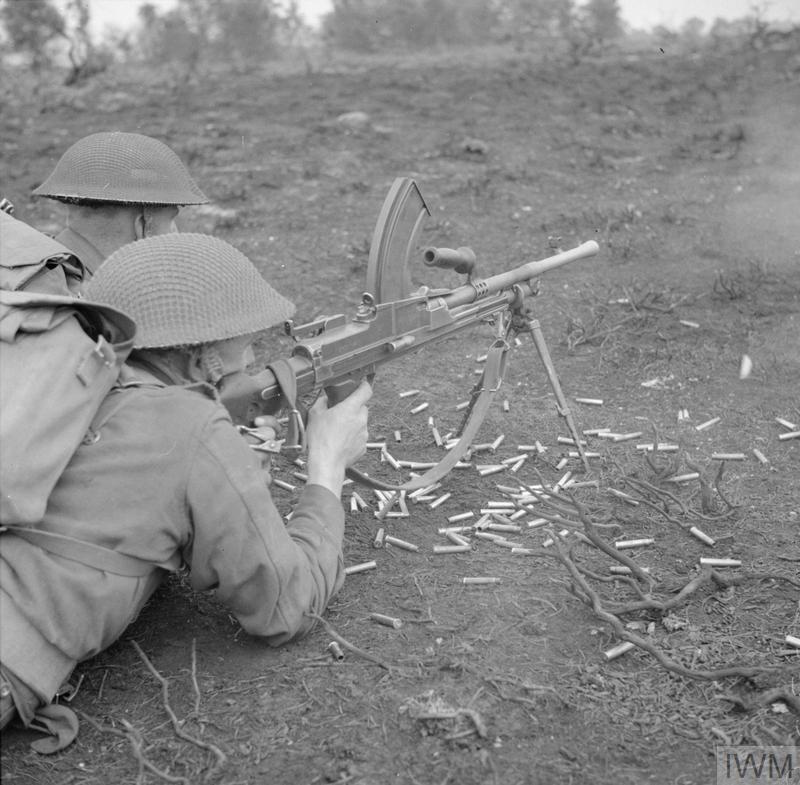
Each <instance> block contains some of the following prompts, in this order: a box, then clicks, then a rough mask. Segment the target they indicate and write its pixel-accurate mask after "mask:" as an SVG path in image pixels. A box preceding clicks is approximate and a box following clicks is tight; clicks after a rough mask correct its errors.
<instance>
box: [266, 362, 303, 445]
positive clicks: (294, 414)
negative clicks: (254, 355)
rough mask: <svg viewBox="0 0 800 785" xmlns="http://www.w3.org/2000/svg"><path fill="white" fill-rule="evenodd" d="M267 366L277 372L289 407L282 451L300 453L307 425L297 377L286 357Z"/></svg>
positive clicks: (276, 374)
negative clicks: (300, 403)
mask: <svg viewBox="0 0 800 785" xmlns="http://www.w3.org/2000/svg"><path fill="white" fill-rule="evenodd" d="M267 368H268V369H269V370H270V371H272V373H273V374H275V380H276V381H277V382H278V386H279V387H280V388H281V392H282V393H283V397H284V400H285V401H286V406H287V408H288V409H289V422H288V424H287V425H286V439H285V441H284V444H283V447H281V452H286V453H289V452H290V453H292V454H299V453H300V452H301V451H302V450H303V449H305V446H306V426H305V424H304V423H303V413H302V412H301V411H300V409H299V408H298V404H297V378H296V377H295V375H294V370H293V369H292V366H291V364H290V363H289V361H288V360H286V359H280V360H275V362H273V363H270V364H269V365H268V366H267Z"/></svg>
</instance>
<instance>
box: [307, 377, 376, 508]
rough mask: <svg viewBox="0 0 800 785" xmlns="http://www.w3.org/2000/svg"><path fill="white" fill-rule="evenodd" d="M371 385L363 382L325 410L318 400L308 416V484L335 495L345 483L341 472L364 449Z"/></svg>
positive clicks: (355, 459)
mask: <svg viewBox="0 0 800 785" xmlns="http://www.w3.org/2000/svg"><path fill="white" fill-rule="evenodd" d="M371 397H372V387H371V385H370V384H369V383H368V382H366V381H363V382H361V384H360V385H359V386H358V387H357V388H356V389H355V390H354V391H353V392H352V393H351V394H350V395H349V396H348V397H347V398H345V399H344V400H343V401H341V402H340V403H337V404H336V405H335V406H331V407H328V402H327V400H326V399H325V398H324V397H322V396H321V397H320V398H319V399H318V400H317V402H316V403H315V404H314V405H313V406H312V407H311V409H310V410H309V413H308V426H307V428H306V438H307V440H308V481H309V482H310V483H316V484H318V485H324V486H325V487H327V488H329V489H330V490H331V491H333V493H335V494H336V495H337V496H338V495H339V494H340V493H341V490H342V483H343V482H344V470H345V468H346V467H347V466H350V465H351V464H353V463H355V462H356V461H357V460H358V459H359V458H360V457H361V456H362V455H363V454H364V453H365V452H366V449H367V420H368V416H369V411H368V409H367V402H368V401H369V399H370V398H371Z"/></svg>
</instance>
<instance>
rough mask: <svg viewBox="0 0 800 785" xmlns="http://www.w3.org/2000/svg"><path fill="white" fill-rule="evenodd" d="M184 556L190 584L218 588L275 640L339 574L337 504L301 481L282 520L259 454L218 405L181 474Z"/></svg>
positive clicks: (340, 514) (305, 621)
mask: <svg viewBox="0 0 800 785" xmlns="http://www.w3.org/2000/svg"><path fill="white" fill-rule="evenodd" d="M186 503H187V505H188V507H189V516H190V519H191V524H192V533H191V535H190V541H189V543H188V544H187V546H186V547H185V549H184V554H183V555H184V558H185V560H186V562H187V563H188V564H189V565H190V570H191V575H190V580H191V584H192V586H193V587H194V588H195V589H198V590H206V589H216V592H217V596H218V598H219V599H220V600H221V601H222V602H224V603H225V604H226V605H227V606H228V607H229V608H230V609H231V611H232V612H233V613H234V614H235V616H236V618H237V619H238V620H239V622H240V623H241V625H242V627H243V628H244V629H245V630H246V631H247V632H248V633H250V634H252V635H258V636H264V637H265V638H266V639H267V641H268V642H269V643H270V644H272V645H275V646H278V645H280V644H282V643H284V642H286V641H288V640H290V639H291V638H292V637H294V636H295V635H297V634H299V633H302V632H305V631H306V630H307V629H309V628H310V627H311V626H312V624H313V619H310V618H309V617H308V616H307V615H306V612H308V611H310V612H313V613H321V612H322V611H323V610H324V608H325V606H326V605H327V603H328V601H329V600H330V598H331V597H332V596H333V595H334V594H335V593H336V591H338V590H339V588H340V587H341V585H342V583H343V582H344V565H343V560H342V541H343V538H344V511H343V509H342V505H341V502H340V501H339V499H338V498H336V496H335V495H334V494H332V493H331V492H330V491H329V490H328V489H326V488H323V487H322V486H319V485H308V486H306V488H305V489H304V491H303V493H302V496H301V498H300V501H299V502H298V504H297V506H296V507H295V509H294V511H293V515H292V519H291V522H290V523H289V525H288V526H287V525H284V522H283V519H282V518H281V515H280V513H279V512H278V510H277V508H276V507H275V504H274V502H273V500H272V497H271V495H270V493H269V490H268V489H267V486H266V481H265V477H264V474H263V472H262V470H261V467H260V465H259V461H258V460H257V457H256V456H255V455H254V453H253V451H252V450H251V449H250V448H249V447H248V446H247V444H246V443H245V441H244V439H242V437H241V436H240V435H239V434H238V433H237V432H236V430H235V429H234V428H233V427H232V425H231V422H230V420H229V419H228V417H227V413H226V412H224V410H220V411H219V412H218V413H216V414H215V415H214V416H213V417H212V418H211V419H210V420H209V422H208V424H207V426H206V427H205V428H204V429H203V431H202V432H201V433H200V435H199V438H198V444H197V449H196V452H195V454H194V459H193V462H192V466H191V469H190V471H189V474H188V480H187V488H186Z"/></svg>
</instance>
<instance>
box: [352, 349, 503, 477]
mask: <svg viewBox="0 0 800 785" xmlns="http://www.w3.org/2000/svg"><path fill="white" fill-rule="evenodd" d="M509 348H510V346H509V344H508V342H507V341H506V340H505V339H503V338H499V339H498V340H497V341H495V342H494V344H492V347H491V348H490V349H489V352H488V353H487V355H486V364H485V365H484V368H483V373H482V374H481V378H480V380H479V381H478V383H477V384H476V385H475V387H474V388H473V390H472V396H471V399H470V404H469V407H468V409H467V412H466V414H465V416H464V420H463V422H462V426H461V431H460V435H459V439H458V442H457V443H456V445H455V447H453V448H452V449H451V450H449V451H448V453H447V455H446V456H445V457H444V458H442V460H441V461H439V463H437V464H436V466H433V467H432V468H430V469H428V471H426V472H425V473H424V474H422V475H421V476H419V477H414V478H413V479H411V480H409V481H408V482H404V483H399V484H392V483H388V482H384V481H383V480H377V479H375V478H374V477H369V476H368V475H366V474H364V473H363V472H360V471H358V469H354V468H352V467H350V468H348V469H347V470H346V472H345V473H346V474H347V476H348V477H349V478H350V479H352V480H355V481H356V482H360V483H362V484H363V485H366V486H368V487H370V488H379V489H381V490H386V491H413V490H416V489H417V488H426V487H427V486H428V485H433V483H435V482H438V481H439V480H441V479H442V477H445V476H446V475H447V473H448V472H449V471H450V470H451V469H452V468H453V467H454V466H455V465H456V464H457V463H458V462H459V461H460V460H461V458H462V457H463V456H464V454H465V453H466V452H467V450H468V449H469V447H470V445H471V444H472V440H473V439H474V438H475V435H476V434H477V432H478V429H479V428H480V426H481V423H482V422H483V419H484V417H485V416H486V412H487V411H488V410H489V407H490V406H491V403H492V400H493V398H494V394H495V393H496V392H497V390H498V389H500V385H501V384H502V382H503V376H504V375H505V370H506V358H507V355H508V350H509Z"/></svg>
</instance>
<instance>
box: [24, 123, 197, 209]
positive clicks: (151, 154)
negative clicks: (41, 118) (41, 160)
mask: <svg viewBox="0 0 800 785" xmlns="http://www.w3.org/2000/svg"><path fill="white" fill-rule="evenodd" d="M33 193H34V195H35V196H46V197H48V198H49V199H59V200H61V201H67V202H73V201H91V202H114V203H123V204H158V205H170V204H171V205H184V204H206V203H207V202H208V201H209V200H208V198H207V197H206V195H205V194H204V193H203V192H202V191H201V190H200V188H199V187H198V185H197V183H195V181H194V180H193V179H192V177H191V175H190V174H189V172H188V170H187V169H186V167H185V166H184V165H183V162H182V161H181V159H180V158H178V156H177V155H176V154H175V153H174V152H173V151H172V150H171V149H170V148H169V147H167V146H166V145H165V144H164V143H163V142H159V141H158V139H153V138H152V137H150V136H143V135H142V134H126V133H122V132H121V131H113V132H104V133H98V134H91V135H90V136H86V137H84V138H83V139H80V140H79V141H77V142H75V144H73V145H72V147H70V148H69V149H68V150H67V151H66V152H65V153H64V155H62V156H61V159H60V160H59V162H58V163H57V164H56V166H55V169H53V171H52V172H51V173H50V176H49V177H48V178H47V179H46V180H45V181H44V182H43V183H42V184H41V185H40V186H39V187H38V188H37V189H36V190H35V191H34V192H33Z"/></svg>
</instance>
